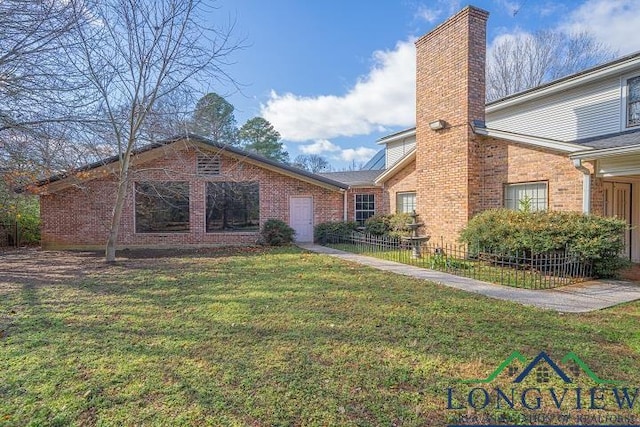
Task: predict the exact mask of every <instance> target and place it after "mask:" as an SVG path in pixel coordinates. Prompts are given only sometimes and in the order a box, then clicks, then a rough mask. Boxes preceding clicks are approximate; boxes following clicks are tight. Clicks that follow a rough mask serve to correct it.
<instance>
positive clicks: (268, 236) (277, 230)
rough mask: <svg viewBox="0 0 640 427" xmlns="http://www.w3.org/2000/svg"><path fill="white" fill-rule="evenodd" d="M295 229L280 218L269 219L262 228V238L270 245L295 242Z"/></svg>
mask: <svg viewBox="0 0 640 427" xmlns="http://www.w3.org/2000/svg"><path fill="white" fill-rule="evenodd" d="M295 234H296V232H295V230H294V229H293V228H291V227H289V226H288V225H287V223H286V222H284V221H281V220H279V219H268V220H267V221H266V222H265V223H264V224H263V225H262V229H261V230H260V235H261V236H262V240H263V241H264V243H265V244H266V245H269V246H282V245H288V244H290V243H291V242H293V236H294V235H295Z"/></svg>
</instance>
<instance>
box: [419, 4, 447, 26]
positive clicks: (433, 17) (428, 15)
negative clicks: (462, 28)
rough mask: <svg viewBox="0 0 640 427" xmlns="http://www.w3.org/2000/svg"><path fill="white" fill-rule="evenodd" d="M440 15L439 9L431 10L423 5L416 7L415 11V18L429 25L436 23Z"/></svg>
mask: <svg viewBox="0 0 640 427" xmlns="http://www.w3.org/2000/svg"><path fill="white" fill-rule="evenodd" d="M441 15H442V10H441V9H433V8H430V7H427V6H425V5H420V6H418V9H417V10H416V13H415V17H416V18H418V19H423V20H425V21H427V22H428V23H430V24H433V23H434V22H436V21H437V20H438V19H439V18H440V16H441Z"/></svg>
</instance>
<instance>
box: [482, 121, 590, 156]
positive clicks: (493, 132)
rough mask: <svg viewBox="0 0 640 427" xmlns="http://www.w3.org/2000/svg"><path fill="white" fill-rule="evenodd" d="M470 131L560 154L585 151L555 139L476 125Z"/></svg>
mask: <svg viewBox="0 0 640 427" xmlns="http://www.w3.org/2000/svg"><path fill="white" fill-rule="evenodd" d="M472 129H473V132H474V133H475V134H477V135H482V136H487V137H490V138H497V139H502V140H505V141H510V142H516V143H519V144H526V145H531V146H534V147H539V148H546V149H549V150H554V151H560V152H562V153H575V152H578V151H585V146H584V145H578V144H572V143H569V142H563V141H558V140H555V139H549V138H541V137H538V136H531V135H525V134H519V133H514V132H507V131H504V130H499V129H491V128H487V127H482V126H477V125H472Z"/></svg>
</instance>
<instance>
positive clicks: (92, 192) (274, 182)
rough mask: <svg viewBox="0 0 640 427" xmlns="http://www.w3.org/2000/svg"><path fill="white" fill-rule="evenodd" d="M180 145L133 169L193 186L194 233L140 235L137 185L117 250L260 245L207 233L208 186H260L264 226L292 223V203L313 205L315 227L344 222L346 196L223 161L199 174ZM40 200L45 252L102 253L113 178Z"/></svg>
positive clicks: (144, 177) (148, 177)
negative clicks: (211, 173)
mask: <svg viewBox="0 0 640 427" xmlns="http://www.w3.org/2000/svg"><path fill="white" fill-rule="evenodd" d="M176 147H179V146H178V145H175V144H173V145H170V146H166V147H162V148H160V149H157V150H153V151H154V158H152V159H147V160H146V161H145V162H144V163H142V164H137V165H135V166H134V169H133V171H132V174H131V176H132V181H134V182H135V181H154V180H155V181H188V182H189V188H190V194H189V196H190V197H189V211H190V231H189V232H186V233H135V227H134V223H135V222H134V221H135V220H134V216H135V213H134V196H133V191H132V189H133V184H131V185H130V188H129V192H128V196H127V199H126V202H125V208H124V212H123V215H122V221H121V226H120V233H119V238H118V245H119V247H120V248H125V247H151V246H200V245H226V244H250V243H255V242H256V240H257V238H258V234H257V233H255V232H227V233H206V232H205V185H206V182H207V181H257V182H259V183H260V220H261V222H262V221H264V220H266V219H269V218H278V219H281V220H283V221H285V222H287V223H288V222H289V198H290V197H291V196H311V197H313V199H314V213H313V215H314V218H313V221H314V225H315V224H318V223H320V222H325V221H340V220H342V217H343V195H342V193H341V192H340V191H337V190H336V191H333V190H329V189H326V188H323V187H320V186H317V185H313V184H310V183H307V182H304V181H301V180H298V179H295V178H292V177H289V176H286V175H283V174H280V173H278V172H274V171H271V170H268V169H265V168H261V167H258V166H256V165H253V164H250V163H248V162H243V161H238V160H236V159H234V158H232V157H230V156H227V155H222V156H221V158H222V163H221V176H220V177H215V178H214V177H208V178H204V177H200V176H197V175H196V174H195V165H196V154H197V151H196V150H195V149H194V148H189V149H185V150H178V149H176ZM97 176H98V177H97V178H95V179H92V180H88V181H85V182H82V183H80V184H79V185H77V186H72V187H68V188H66V189H63V190H60V191H58V192H55V193H52V194H44V195H42V196H41V199H40V200H41V218H42V246H43V248H45V249H54V248H78V249H79V248H102V247H103V246H104V244H105V243H106V238H107V230H108V228H109V222H110V218H111V212H112V209H113V200H114V199H115V191H116V184H115V181H114V180H113V179H112V177H110V176H109V175H108V174H98V175H97Z"/></svg>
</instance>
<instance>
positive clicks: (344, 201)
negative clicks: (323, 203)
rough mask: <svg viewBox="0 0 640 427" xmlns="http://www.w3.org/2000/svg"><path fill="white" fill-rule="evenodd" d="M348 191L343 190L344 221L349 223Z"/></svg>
mask: <svg viewBox="0 0 640 427" xmlns="http://www.w3.org/2000/svg"><path fill="white" fill-rule="evenodd" d="M347 193H348V191H347V190H342V200H343V201H342V204H343V206H342V220H343V221H344V222H347V207H348V199H347Z"/></svg>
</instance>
